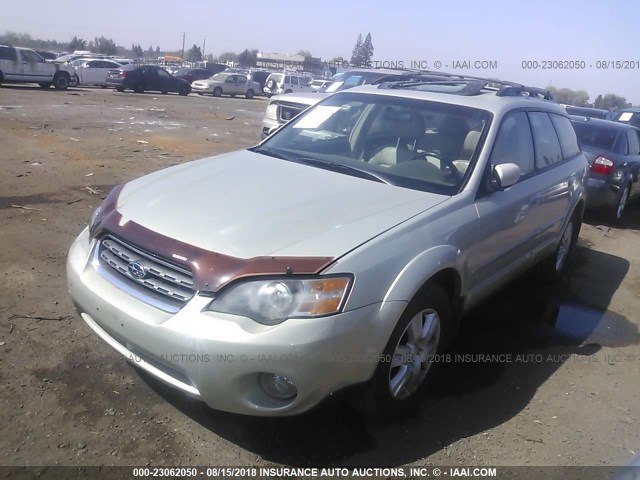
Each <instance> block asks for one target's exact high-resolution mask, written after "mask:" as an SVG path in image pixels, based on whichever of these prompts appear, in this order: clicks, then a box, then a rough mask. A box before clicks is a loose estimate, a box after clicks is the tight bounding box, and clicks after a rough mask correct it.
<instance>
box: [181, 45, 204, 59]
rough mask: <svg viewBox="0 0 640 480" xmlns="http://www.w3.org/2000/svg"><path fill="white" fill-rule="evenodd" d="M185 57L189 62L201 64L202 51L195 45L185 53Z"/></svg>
mask: <svg viewBox="0 0 640 480" xmlns="http://www.w3.org/2000/svg"><path fill="white" fill-rule="evenodd" d="M184 57H185V58H184V59H185V60H186V61H187V62H200V61H201V60H202V51H201V50H200V47H199V46H197V45H196V44H195V43H194V44H193V47H191V48H190V49H189V51H188V52H187V53H185V55H184Z"/></svg>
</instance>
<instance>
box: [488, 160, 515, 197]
mask: <svg viewBox="0 0 640 480" xmlns="http://www.w3.org/2000/svg"><path fill="white" fill-rule="evenodd" d="M520 175H522V171H521V170H520V167H519V166H518V165H516V164H515V163H502V164H500V165H496V166H495V167H493V172H491V179H490V180H489V185H490V186H491V190H493V191H494V192H497V191H499V190H505V189H506V188H509V187H510V186H511V185H513V184H515V183H516V182H517V181H518V180H519V179H520Z"/></svg>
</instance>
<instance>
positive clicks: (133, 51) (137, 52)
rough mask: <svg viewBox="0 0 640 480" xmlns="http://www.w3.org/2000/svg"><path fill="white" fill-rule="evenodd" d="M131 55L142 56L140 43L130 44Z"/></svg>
mask: <svg viewBox="0 0 640 480" xmlns="http://www.w3.org/2000/svg"><path fill="white" fill-rule="evenodd" d="M131 55H132V56H133V57H135V58H142V57H143V56H144V52H143V51H142V47H141V46H140V45H135V44H133V45H131Z"/></svg>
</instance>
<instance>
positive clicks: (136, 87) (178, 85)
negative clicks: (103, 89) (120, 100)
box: [107, 64, 191, 95]
mask: <svg viewBox="0 0 640 480" xmlns="http://www.w3.org/2000/svg"><path fill="white" fill-rule="evenodd" d="M107 86H108V87H114V88H115V89H116V90H117V91H118V92H124V91H125V90H127V89H128V90H133V91H134V92H136V93H144V92H149V91H152V92H162V93H169V92H176V93H178V94H180V95H189V93H191V85H190V84H189V82H187V81H186V80H183V79H181V78H177V77H174V76H173V75H171V74H170V73H169V72H167V71H166V70H165V69H164V68H160V67H157V66H155V65H132V64H130V65H124V66H123V67H122V68H119V69H114V70H109V74H108V75H107Z"/></svg>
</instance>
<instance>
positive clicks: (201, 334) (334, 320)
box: [67, 229, 405, 416]
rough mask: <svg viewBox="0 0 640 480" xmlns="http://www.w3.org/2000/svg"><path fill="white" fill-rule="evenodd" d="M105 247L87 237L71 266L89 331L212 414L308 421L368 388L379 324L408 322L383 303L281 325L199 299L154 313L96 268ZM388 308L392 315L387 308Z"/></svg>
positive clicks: (76, 247)
mask: <svg viewBox="0 0 640 480" xmlns="http://www.w3.org/2000/svg"><path fill="white" fill-rule="evenodd" d="M94 244H95V241H91V240H90V239H89V235H88V232H87V230H86V229H85V231H83V232H82V233H81V234H80V236H79V237H78V238H77V239H76V240H75V242H74V243H73V245H72V246H71V249H70V251H69V257H68V260H67V281H68V285H69V292H70V294H71V296H72V298H73V300H74V303H75V305H76V307H77V309H78V311H79V313H80V315H81V316H82V318H83V319H84V321H85V322H86V323H87V325H88V326H89V327H90V328H91V329H92V330H93V331H94V332H96V333H97V334H98V335H99V336H100V337H101V338H102V339H103V340H104V341H105V342H107V343H108V344H109V345H111V346H112V347H113V348H114V349H116V350H117V351H118V352H120V353H121V354H122V355H124V356H126V357H127V358H128V359H129V360H130V361H131V363H133V364H134V365H137V366H138V367H140V368H142V369H144V370H146V371H147V372H149V373H150V374H151V375H153V376H155V377H157V378H158V379H160V380H162V381H164V382H165V383H167V384H169V385H172V386H173V387H176V388H178V389H180V390H182V391H183V392H185V393H187V394H188V395H191V396H193V397H196V398H200V399H201V400H203V401H204V402H206V403H207V404H208V405H209V406H211V407H213V408H216V409H220V410H225V411H229V412H234V413H240V414H249V415H261V416H278V415H293V414H298V413H302V412H304V411H306V410H308V409H310V408H311V407H313V406H314V405H316V404H317V403H319V402H320V401H322V400H323V399H324V398H326V397H327V396H329V395H331V394H332V393H334V392H336V391H338V390H340V389H341V388H344V387H346V386H349V385H352V384H357V383H362V382H366V381H367V380H369V379H370V378H371V376H372V375H373V372H374V370H375V368H376V366H377V361H376V359H377V356H378V355H379V354H380V353H381V352H378V351H372V348H373V347H372V346H371V345H370V342H369V341H368V340H369V339H370V334H371V332H370V330H371V328H372V322H375V321H376V319H380V317H381V315H382V316H384V318H387V317H388V316H389V317H394V318H398V317H399V316H400V315H401V313H402V309H403V308H404V307H405V305H404V303H402V302H391V303H387V304H382V303H378V304H374V305H370V306H367V307H364V308H360V309H356V310H352V311H349V312H344V313H342V314H339V315H334V316H331V317H325V318H318V319H290V320H287V321H286V322H284V323H282V324H280V325H275V326H264V325H260V324H258V323H256V322H254V321H252V320H250V319H247V318H244V317H238V316H233V315H226V314H219V313H213V312H207V311H203V310H204V309H205V307H206V306H207V305H208V303H209V302H210V301H211V299H210V298H207V297H203V296H200V295H196V296H195V297H194V298H193V299H192V300H190V301H189V303H187V305H186V306H185V307H183V308H182V309H181V310H180V311H179V312H178V313H175V314H170V313H166V312H163V311H161V310H159V309H157V308H155V307H152V306H151V305H148V304H146V303H144V302H142V301H140V300H138V299H136V298H134V297H132V296H130V295H129V294H128V293H126V292H125V291H124V290H121V289H119V288H118V287H116V286H114V285H113V284H112V283H110V282H109V281H107V280H106V279H105V278H104V277H102V276H101V275H100V274H99V273H98V272H97V270H96V269H95V268H94V266H93V265H92V261H91V258H92V249H93V247H94ZM383 305H385V307H384V309H383V308H382V306H383ZM261 372H267V373H278V374H280V375H283V376H285V377H287V378H288V379H290V380H291V381H293V383H294V384H295V385H296V387H297V389H298V393H297V396H296V397H295V398H293V399H292V400H287V401H281V400H276V399H274V398H272V397H269V396H268V395H267V394H265V393H264V392H263V390H262V389H261V387H260V386H259V385H258V376H259V374H260V373H261Z"/></svg>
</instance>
